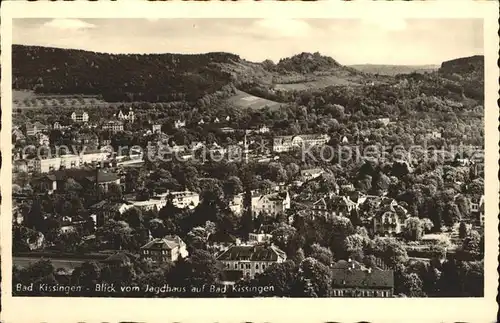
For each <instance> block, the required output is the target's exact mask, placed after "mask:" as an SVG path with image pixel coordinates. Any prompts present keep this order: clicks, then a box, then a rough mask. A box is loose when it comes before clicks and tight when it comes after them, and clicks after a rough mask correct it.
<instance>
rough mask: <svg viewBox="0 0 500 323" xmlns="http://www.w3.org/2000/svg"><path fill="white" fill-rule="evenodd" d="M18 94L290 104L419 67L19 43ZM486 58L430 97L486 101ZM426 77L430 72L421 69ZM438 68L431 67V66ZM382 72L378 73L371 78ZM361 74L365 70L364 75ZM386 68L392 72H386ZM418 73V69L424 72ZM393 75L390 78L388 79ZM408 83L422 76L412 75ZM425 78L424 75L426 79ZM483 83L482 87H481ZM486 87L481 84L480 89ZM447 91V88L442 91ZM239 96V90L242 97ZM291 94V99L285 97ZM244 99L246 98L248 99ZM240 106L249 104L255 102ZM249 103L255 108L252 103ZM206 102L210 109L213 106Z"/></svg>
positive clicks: (470, 62)
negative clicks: (298, 94)
mask: <svg viewBox="0 0 500 323" xmlns="http://www.w3.org/2000/svg"><path fill="white" fill-rule="evenodd" d="M12 51H13V55H12V56H13V62H12V69H13V89H14V90H27V91H34V93H36V94H38V95H40V94H56V95H73V94H79V95H80V94H81V95H90V96H99V98H100V99H102V100H104V101H107V102H133V101H146V102H173V101H184V102H206V104H208V102H215V101H214V100H212V99H215V100H218V99H222V98H225V99H230V98H233V97H234V96H238V94H237V92H236V89H237V90H240V91H243V92H246V93H247V94H248V95H252V96H255V97H257V98H261V99H267V100H271V101H273V102H266V101H264V100H257V99H252V100H253V103H252V104H251V106H252V108H256V107H257V106H260V104H258V102H262V103H263V104H264V103H265V104H264V105H269V104H274V105H275V104H278V103H283V102H287V101H289V97H290V95H288V94H287V93H293V92H294V91H304V90H317V89H323V88H327V87H330V86H341V87H364V86H370V85H374V84H375V85H378V84H380V85H384V84H386V85H390V84H395V83H396V82H397V81H398V76H397V77H394V76H392V75H393V74H398V75H401V72H404V71H408V72H409V71H410V70H411V71H412V72H410V73H413V72H416V71H415V68H417V67H408V66H406V67H400V66H390V65H371V67H366V66H367V65H363V66H365V67H364V68H363V67H360V66H359V65H358V66H357V68H353V67H348V66H343V65H341V64H340V63H339V62H337V61H336V60H335V59H333V58H331V57H327V56H322V55H321V54H319V53H300V54H298V55H295V56H292V57H289V58H284V59H281V60H280V61H279V62H278V63H277V64H275V63H273V62H272V61H269V60H266V61H264V62H261V63H255V62H249V61H246V60H244V59H242V58H240V57H239V56H238V55H234V54H230V53H221V52H218V53H207V54H192V55H187V54H105V53H95V52H88V51H83V50H72V49H58V48H48V47H38V46H21V45H13V48H12ZM483 66H484V64H483V61H482V56H474V57H469V58H461V59H456V60H452V61H448V62H444V63H443V64H442V66H441V67H440V68H439V70H438V71H437V72H430V73H428V74H426V75H427V76H426V77H425V78H424V79H422V80H423V81H424V83H425V84H424V87H425V86H426V84H427V85H428V88H429V93H434V92H435V91H436V89H435V88H436V87H435V86H434V85H433V84H436V83H435V82H436V80H433V79H435V78H437V82H438V83H439V84H442V87H441V86H440V87H439V88H445V91H451V92H453V93H456V94H457V95H465V96H467V97H471V98H478V99H481V98H482V95H483V94H482V89H481V86H482V84H483V77H484V71H483V69H484V67H483ZM419 68H420V71H421V70H422V69H425V68H427V67H425V68H423V67H419ZM429 68H431V67H429ZM363 69H364V70H365V71H368V70H371V71H372V72H374V71H375V70H379V72H378V74H379V75H375V74H372V73H368V72H364V71H363ZM360 70H361V71H360ZM380 70H385V71H386V72H385V73H380ZM417 72H418V71H417ZM383 74H386V75H383ZM405 75H407V76H404V75H402V77H411V78H415V77H416V76H411V75H412V74H405ZM422 76H424V75H423V74H422ZM478 82H479V83H478ZM478 84H479V85H481V86H478ZM438 90H439V89H438ZM238 93H239V92H238ZM283 93H284V94H283ZM240 96H241V95H240ZM240 99H241V98H236V99H235V100H233V102H239V104H238V105H243V106H247V105H248V104H249V102H250V101H248V100H249V99H248V100H247V99H245V100H246V101H245V100H243V101H241V100H240ZM247 101H248V102H247ZM206 104H205V105H206Z"/></svg>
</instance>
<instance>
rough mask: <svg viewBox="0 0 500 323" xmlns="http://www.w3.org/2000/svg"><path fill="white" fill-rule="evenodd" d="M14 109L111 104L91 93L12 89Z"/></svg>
mask: <svg viewBox="0 0 500 323" xmlns="http://www.w3.org/2000/svg"><path fill="white" fill-rule="evenodd" d="M12 100H13V108H14V109H39V108H44V107H66V108H79V107H87V106H107V105H109V104H108V103H106V102H105V101H103V100H102V99H100V98H98V97H97V96H89V95H79V94H73V95H47V94H45V95H39V94H36V93H34V92H32V91H19V90H13V91H12Z"/></svg>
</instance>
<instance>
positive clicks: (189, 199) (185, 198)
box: [168, 191, 200, 209]
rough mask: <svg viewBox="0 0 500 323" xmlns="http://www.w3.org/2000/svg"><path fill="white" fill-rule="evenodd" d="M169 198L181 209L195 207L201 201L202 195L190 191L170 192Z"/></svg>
mask: <svg viewBox="0 0 500 323" xmlns="http://www.w3.org/2000/svg"><path fill="white" fill-rule="evenodd" d="M168 198H169V199H170V200H171V201H172V203H173V204H174V206H175V207H177V208H179V209H185V208H188V209H194V208H195V207H197V206H198V204H199V203H200V195H199V194H198V193H195V192H190V191H182V192H169V193H168Z"/></svg>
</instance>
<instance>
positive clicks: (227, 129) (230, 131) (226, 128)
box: [220, 127, 236, 133]
mask: <svg viewBox="0 0 500 323" xmlns="http://www.w3.org/2000/svg"><path fill="white" fill-rule="evenodd" d="M220 131H222V132H223V133H233V132H235V131H236V130H234V128H231V127H222V128H220Z"/></svg>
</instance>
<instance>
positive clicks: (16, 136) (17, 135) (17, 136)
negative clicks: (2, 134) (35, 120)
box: [12, 127, 26, 142]
mask: <svg viewBox="0 0 500 323" xmlns="http://www.w3.org/2000/svg"><path fill="white" fill-rule="evenodd" d="M12 138H13V141H14V142H17V141H20V140H24V139H25V138H26V136H25V135H24V134H23V132H22V131H21V130H20V129H19V128H17V127H13V128H12Z"/></svg>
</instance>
